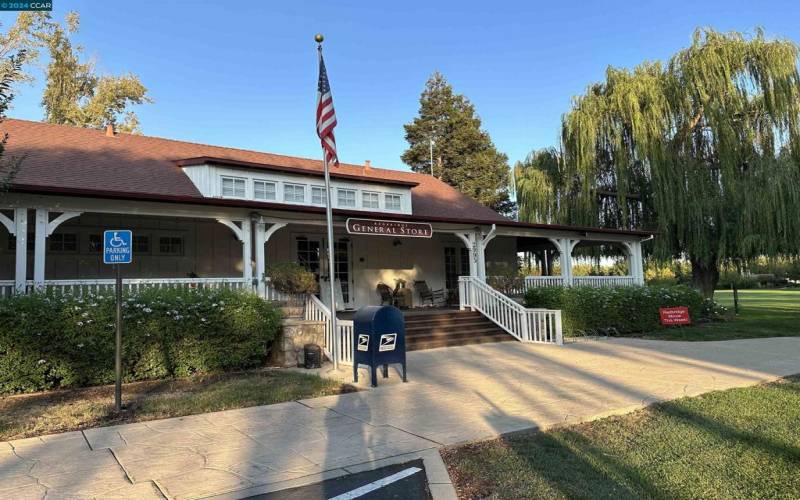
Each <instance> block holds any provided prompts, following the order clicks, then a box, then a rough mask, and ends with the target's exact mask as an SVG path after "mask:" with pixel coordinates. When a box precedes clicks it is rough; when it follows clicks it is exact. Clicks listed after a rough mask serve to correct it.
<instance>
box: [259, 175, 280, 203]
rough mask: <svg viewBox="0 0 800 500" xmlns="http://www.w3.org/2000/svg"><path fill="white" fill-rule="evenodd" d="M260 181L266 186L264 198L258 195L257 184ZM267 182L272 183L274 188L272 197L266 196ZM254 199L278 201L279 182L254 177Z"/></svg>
mask: <svg viewBox="0 0 800 500" xmlns="http://www.w3.org/2000/svg"><path fill="white" fill-rule="evenodd" d="M259 183H260V184H264V186H265V187H264V195H265V197H264V198H259V197H258V196H256V184H259ZM267 184H272V188H273V192H272V198H267V197H266V193H267V190H266V185H267ZM253 199H254V200H258V201H278V183H277V182H275V181H268V180H266V179H253Z"/></svg>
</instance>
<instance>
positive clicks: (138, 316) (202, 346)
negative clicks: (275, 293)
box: [0, 289, 281, 393]
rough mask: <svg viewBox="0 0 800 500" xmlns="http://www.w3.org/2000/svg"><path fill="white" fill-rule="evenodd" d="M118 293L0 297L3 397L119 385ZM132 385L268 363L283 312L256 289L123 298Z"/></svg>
mask: <svg viewBox="0 0 800 500" xmlns="http://www.w3.org/2000/svg"><path fill="white" fill-rule="evenodd" d="M114 318H115V301H114V297H113V293H109V294H105V295H92V294H88V295H84V296H83V297H72V296H69V295H65V296H60V295H45V294H33V295H21V296H14V297H9V298H6V299H2V300H0V393H17V392H33V391H41V390H45V389H54V388H63V387H80V386H89V385H98V384H107V383H111V382H113V381H114V331H115V330H114ZM123 318H124V321H123V325H124V327H123V333H122V339H123V352H122V362H123V376H124V379H125V380H126V381H133V380H144V379H155V378H164V377H183V376H187V375H190V374H194V373H211V372H222V371H229V370H240V369H246V368H253V367H257V366H260V365H262V364H263V363H264V362H265V361H266V357H267V354H268V345H269V343H270V341H272V339H273V338H275V336H276V334H277V332H278V330H279V329H280V320H281V313H280V311H279V310H277V309H276V308H275V307H274V306H273V305H271V304H269V303H267V302H265V301H264V300H262V299H260V298H259V297H257V296H256V295H254V294H251V293H246V292H236V291H231V290H225V289H210V290H209V289H149V290H144V291H142V292H140V293H138V294H135V295H126V296H125V297H124V302H123Z"/></svg>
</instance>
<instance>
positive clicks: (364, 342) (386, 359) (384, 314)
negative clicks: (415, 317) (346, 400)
mask: <svg viewBox="0 0 800 500" xmlns="http://www.w3.org/2000/svg"><path fill="white" fill-rule="evenodd" d="M353 335H354V337H355V339H354V340H355V348H354V351H355V352H354V354H353V380H354V381H355V382H358V365H367V366H369V367H370V374H371V377H372V381H371V382H372V387H377V385H378V380H377V368H378V366H379V365H381V366H383V378H387V377H388V376H389V365H390V364H392V363H400V364H401V365H403V382H406V381H407V378H406V328H405V320H404V319H403V313H402V312H400V309H398V308H396V307H393V306H366V307H362V308H361V309H359V310H358V311H357V312H356V315H355V317H354V318H353Z"/></svg>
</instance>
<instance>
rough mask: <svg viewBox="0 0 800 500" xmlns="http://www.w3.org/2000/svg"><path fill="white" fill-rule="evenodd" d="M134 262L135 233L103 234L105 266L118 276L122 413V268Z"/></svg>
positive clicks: (117, 399) (117, 403)
mask: <svg viewBox="0 0 800 500" xmlns="http://www.w3.org/2000/svg"><path fill="white" fill-rule="evenodd" d="M132 260H133V233H132V232H131V231H129V230H127V229H120V230H111V231H105V232H104V233H103V264H110V265H113V266H114V272H115V274H116V278H117V280H116V281H117V282H116V286H115V288H116V290H115V291H116V295H117V328H116V340H115V347H114V373H115V375H116V381H115V383H114V408H115V409H116V411H117V413H119V412H120V411H122V268H121V267H120V265H121V264H130V263H131V261H132Z"/></svg>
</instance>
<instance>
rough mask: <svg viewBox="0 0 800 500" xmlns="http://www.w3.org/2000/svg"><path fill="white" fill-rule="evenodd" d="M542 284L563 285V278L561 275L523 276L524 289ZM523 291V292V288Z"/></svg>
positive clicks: (541, 285)
mask: <svg viewBox="0 0 800 500" xmlns="http://www.w3.org/2000/svg"><path fill="white" fill-rule="evenodd" d="M543 286H564V278H562V277H561V276H525V289H526V290H527V289H528V288H539V287H543ZM523 293H525V292H524V290H523Z"/></svg>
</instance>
